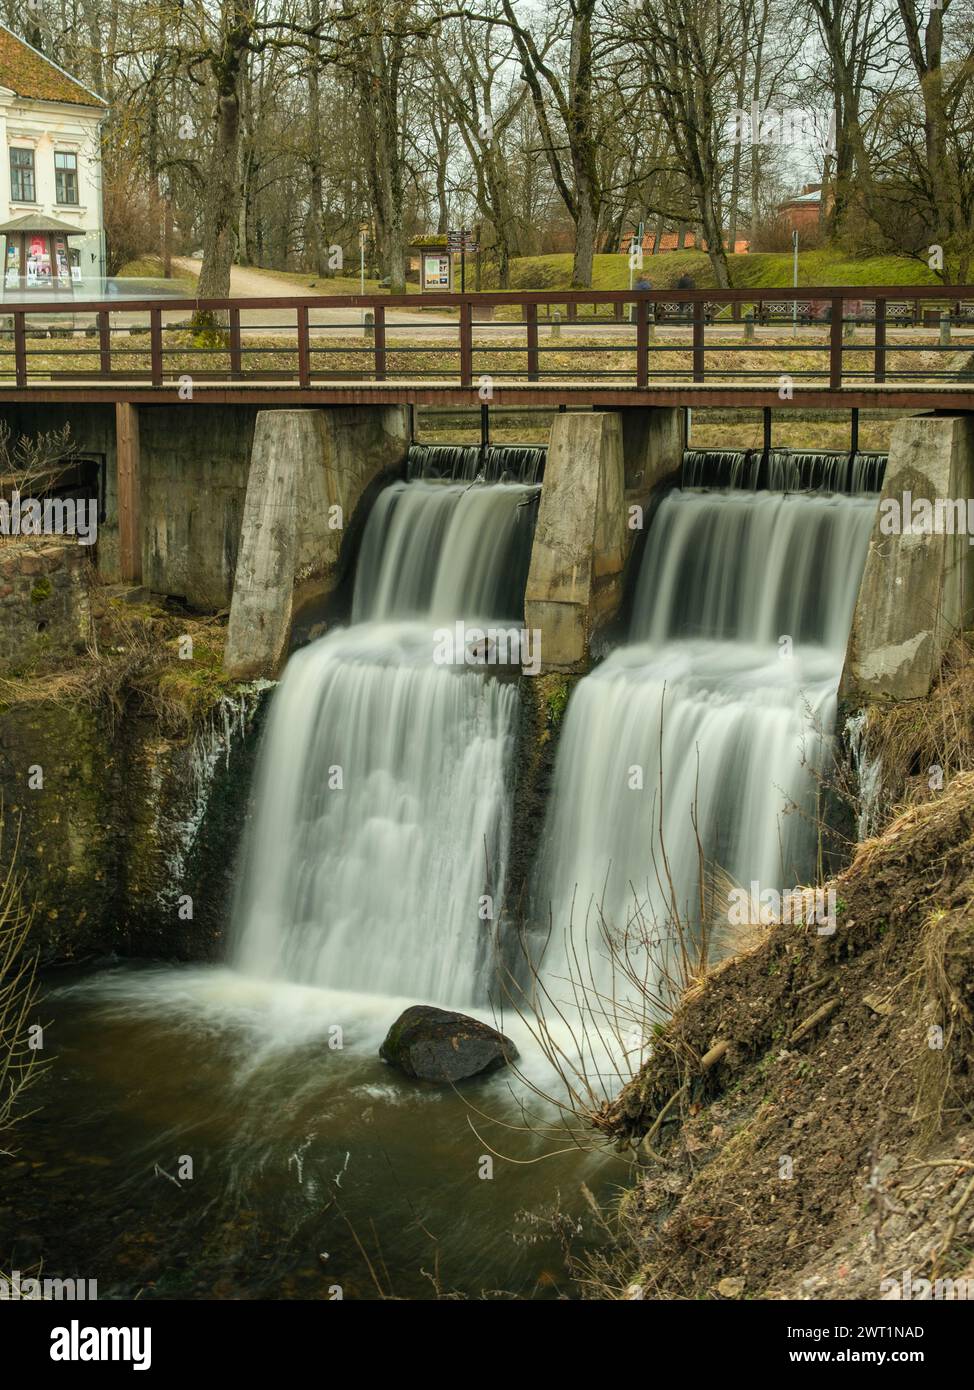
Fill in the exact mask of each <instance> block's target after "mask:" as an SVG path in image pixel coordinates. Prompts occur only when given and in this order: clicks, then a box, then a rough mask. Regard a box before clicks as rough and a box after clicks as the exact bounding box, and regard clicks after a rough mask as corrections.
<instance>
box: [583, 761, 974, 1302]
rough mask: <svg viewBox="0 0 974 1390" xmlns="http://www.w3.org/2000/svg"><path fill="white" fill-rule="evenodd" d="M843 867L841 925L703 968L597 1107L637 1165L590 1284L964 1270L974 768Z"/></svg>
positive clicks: (793, 1286)
mask: <svg viewBox="0 0 974 1390" xmlns="http://www.w3.org/2000/svg"><path fill="white" fill-rule="evenodd" d="M835 887H836V891H837V906H838V925H837V930H836V932H835V934H834V935H833V936H818V935H816V929H815V928H814V927H808V928H807V927H803V926H781V927H776V928H774V929H773V930H772V932H771V934H770V935H769V936H768V937H767V939H766V940H764V941H763V943H762V944H760V945H759V946H758V947H757V948H755V949H753V950H751V951H750V952H749V953H747V954H746V955H743V956H739V957H737V958H735V959H733V960H731V961H728V962H726V963H725V964H724V965H723V966H721V967H719V968H718V969H717V970H715V971H714V972H713V973H712V974H711V975H709V976H708V977H707V979H706V980H705V982H704V983H703V984H702V985H700V986H697V987H696V988H695V990H694V991H692V992H691V994H690V995H689V996H688V997H687V998H686V1000H685V1001H684V1003H683V1005H682V1006H681V1008H680V1009H679V1011H678V1012H677V1014H676V1015H675V1016H674V1018H673V1019H672V1020H671V1022H670V1023H669V1025H668V1026H667V1027H666V1028H665V1030H664V1031H663V1033H662V1035H661V1037H660V1039H659V1046H658V1047H657V1048H656V1050H655V1056H654V1058H653V1059H652V1060H651V1061H650V1062H649V1063H648V1064H647V1065H646V1066H645V1067H644V1069H643V1071H642V1072H641V1073H640V1075H639V1076H638V1077H637V1078H636V1079H635V1080H634V1081H633V1082H632V1083H630V1085H629V1086H628V1087H627V1088H626V1089H625V1090H624V1091H623V1092H622V1094H621V1095H620V1096H619V1097H618V1098H617V1100H616V1101H614V1102H613V1103H612V1104H611V1105H608V1106H606V1107H605V1109H604V1111H603V1113H602V1114H601V1115H600V1116H599V1127H600V1128H602V1129H603V1130H604V1131H605V1132H606V1133H608V1134H610V1135H612V1136H613V1137H614V1138H616V1139H617V1141H618V1142H619V1143H620V1144H627V1143H628V1144H629V1145H631V1146H632V1147H633V1148H634V1149H636V1150H637V1151H638V1152H639V1160H640V1162H641V1163H642V1164H643V1165H645V1166H644V1167H643V1168H641V1170H640V1176H639V1178H638V1180H637V1182H636V1185H635V1186H634V1188H633V1189H632V1190H631V1191H630V1192H628V1193H627V1194H626V1195H625V1196H624V1198H623V1200H622V1202H621V1205H620V1209H619V1213H618V1228H619V1239H618V1244H617V1247H616V1249H615V1250H614V1251H613V1252H612V1254H611V1255H610V1256H609V1257H608V1258H607V1261H606V1263H605V1264H604V1265H602V1266H601V1267H599V1268H595V1269H594V1270H593V1272H592V1291H593V1293H597V1294H598V1295H599V1296H602V1297H605V1296H606V1295H608V1296H615V1297H620V1298H626V1297H628V1298H638V1297H644V1298H656V1297H669V1298H674V1297H675V1298H681V1297H682V1298H713V1297H743V1298H781V1297H785V1298H796V1297H797V1298H810V1297H811V1298H843V1297H850V1298H852V1297H854V1298H881V1297H896V1296H902V1285H903V1278H904V1272H905V1271H908V1270H909V1271H912V1274H911V1275H910V1276H907V1278H908V1279H909V1278H915V1279H919V1278H922V1277H928V1278H932V1279H937V1278H941V1279H942V1278H954V1279H956V1278H958V1277H960V1276H963V1275H965V1273H969V1274H970V1275H971V1276H974V1264H972V1246H974V1181H972V1179H974V1125H972V1103H974V1077H972V1069H974V1012H972V1010H974V774H971V773H965V774H960V775H958V776H955V777H954V778H953V779H952V780H950V781H949V782H948V785H947V787H946V789H945V790H944V791H943V792H942V793H941V794H940V795H938V796H936V797H935V798H933V799H927V800H926V801H924V802H922V803H920V804H916V805H913V806H911V807H909V808H908V809H907V810H906V811H904V812H903V813H902V814H900V815H899V816H898V817H897V818H896V819H895V820H894V821H893V822H892V824H890V825H889V827H888V828H887V829H886V831H885V833H884V834H882V835H881V836H880V837H878V838H877V839H874V840H871V841H868V842H866V843H865V844H863V845H861V846H860V847H859V850H858V853H857V855H856V857H855V859H854V861H853V863H852V864H851V866H850V867H849V869H848V870H847V871H846V872H845V873H844V874H843V875H842V876H841V877H840V878H839V879H838V880H837V881H836V884H835ZM722 1043H726V1044H727V1046H726V1050H724V1051H722V1049H721V1048H720V1047H717V1048H716V1055H717V1057H718V1060H716V1062H714V1063H713V1064H712V1065H710V1066H709V1067H704V1066H702V1065H701V1060H702V1059H704V1058H705V1057H706V1055H707V1054H708V1052H709V1053H711V1056H714V1055H715V1053H714V1051H713V1049H715V1045H717V1044H722ZM674 1097H675V1098H676V1099H674ZM667 1107H669V1108H667ZM924 1165H927V1166H924ZM884 1280H889V1281H890V1282H888V1283H884V1282H883V1281H884ZM894 1281H895V1283H896V1285H897V1286H898V1287H899V1288H900V1294H899V1295H898V1294H897V1293H896V1291H895V1289H894V1288H893V1282H894ZM920 1287H921V1292H922V1286H920ZM909 1289H910V1286H909V1284H907V1292H908V1295H909ZM946 1293H947V1296H950V1289H949V1286H948V1287H947V1288H946ZM970 1294H971V1296H972V1297H974V1281H972V1284H971V1289H970ZM954 1296H956V1293H955V1294H954Z"/></svg>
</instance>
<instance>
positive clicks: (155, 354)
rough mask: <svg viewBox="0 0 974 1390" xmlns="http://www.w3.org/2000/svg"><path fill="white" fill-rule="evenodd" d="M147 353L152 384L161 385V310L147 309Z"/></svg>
mask: <svg viewBox="0 0 974 1390" xmlns="http://www.w3.org/2000/svg"><path fill="white" fill-rule="evenodd" d="M149 355H150V361H151V370H152V384H153V386H161V385H162V310H161V309H156V308H152V309H150V310H149Z"/></svg>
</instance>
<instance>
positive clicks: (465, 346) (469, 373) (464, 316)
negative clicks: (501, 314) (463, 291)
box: [460, 299, 473, 386]
mask: <svg viewBox="0 0 974 1390" xmlns="http://www.w3.org/2000/svg"><path fill="white" fill-rule="evenodd" d="M460 385H461V386H472V385H473V305H472V304H471V303H470V300H469V299H465V300H463V302H462V303H461V305H460Z"/></svg>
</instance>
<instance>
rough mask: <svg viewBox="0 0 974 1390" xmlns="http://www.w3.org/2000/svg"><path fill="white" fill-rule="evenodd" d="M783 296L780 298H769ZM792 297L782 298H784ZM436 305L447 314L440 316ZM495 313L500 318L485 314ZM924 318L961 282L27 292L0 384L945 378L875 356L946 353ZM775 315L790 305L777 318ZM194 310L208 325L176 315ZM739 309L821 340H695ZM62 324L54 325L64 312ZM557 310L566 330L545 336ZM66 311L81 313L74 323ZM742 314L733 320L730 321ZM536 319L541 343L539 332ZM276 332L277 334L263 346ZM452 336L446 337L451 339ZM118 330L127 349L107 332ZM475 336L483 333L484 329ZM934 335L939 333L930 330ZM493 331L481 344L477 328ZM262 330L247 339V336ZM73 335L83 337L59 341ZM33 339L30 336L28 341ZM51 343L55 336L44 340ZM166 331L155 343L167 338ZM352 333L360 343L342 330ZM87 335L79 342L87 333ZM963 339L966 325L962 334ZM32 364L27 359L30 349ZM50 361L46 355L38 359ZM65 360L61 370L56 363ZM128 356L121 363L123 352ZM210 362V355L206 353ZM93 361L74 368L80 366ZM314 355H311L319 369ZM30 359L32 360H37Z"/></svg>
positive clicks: (959, 322) (948, 310)
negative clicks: (786, 362) (427, 359)
mask: <svg viewBox="0 0 974 1390" xmlns="http://www.w3.org/2000/svg"><path fill="white" fill-rule="evenodd" d="M782 306H784V307H782ZM793 306H797V308H796V307H793ZM397 310H402V311H409V312H410V313H411V314H412V315H413V316H414V321H413V322H402V321H400V322H394V321H390V317H389V316H390V311H397ZM437 310H438V311H440V316H439V317H438V318H437V319H435V320H430V321H428V322H423V315H424V313H425V312H426V311H437ZM271 311H274V312H279V313H280V314H281V315H282V316H283V318H284V320H285V321H284V322H282V323H280V324H271V325H267V324H253V323H245V322H244V321H243V320H242V315H246V314H248V313H255V312H261V313H264V314H266V313H268V312H271ZM336 311H341V312H342V313H345V312H348V313H349V314H352V313H355V312H358V313H359V314H361V315H362V317H360V318H358V319H356V320H354V321H349V322H347V323H345V322H341V321H338V322H336V321H334V320H333V319H332V320H330V321H328V322H324V323H322V322H315V320H314V316H315V314H319V315H320V314H332V315H333V314H334V313H335V312H336ZM444 313H445V314H446V315H447V316H446V317H444ZM498 313H500V314H501V315H503V317H500V318H499V317H498ZM931 313H932V314H933V316H934V327H935V326H936V322H937V321H938V319H939V317H940V315H941V314H942V315H944V316H945V318H946V322H947V324H948V325H949V326H950V329H951V331H952V332H953V331H955V330H958V329H960V330H961V331H963V330H964V329H965V328H967V327H968V326H970V327H971V328H972V329H974V285H961V286H930V285H925V286H901V285H884V286H851V285H850V286H840V287H836V286H826V287H800V288H799V289H798V290H797V291H796V290H795V289H790V288H781V289H764V288H762V289H760V290H754V289H746V288H744V289H730V290H714V289H700V290H649V291H633V290H557V291H492V292H486V293H480V294H466V295H460V294H446V293H443V294H436V293H433V294H426V295H422V296H418V295H331V296H328V295H323V296H316V297H313V298H312V297H303V298H297V297H295V298H267V299H255V298H234V299H207V300H200V299H192V298H182V299H176V298H173V299H170V298H168V297H167V298H165V299H141V300H138V299H133V300H124V299H114V300H88V301H82V300H79V301H76V302H71V303H66V302H63V301H61V302H58V303H51V302H46V303H45V302H44V301H43V300H42V299H41V298H40V295H38V298H37V299H31V300H29V301H26V300H20V301H17V302H11V303H5V304H0V324H2V323H3V321H4V319H6V321H7V324H8V326H7V327H6V328H5V329H0V382H6V383H7V384H8V385H9V384H11V383H12V384H14V385H16V386H17V387H23V388H27V387H29V386H30V385H31V384H33V383H36V382H38V381H41V380H43V381H45V382H50V381H53V380H58V381H65V380H70V381H72V382H79V383H84V382H100V383H111V382H116V381H126V382H149V383H151V384H152V385H154V386H162V385H164V384H165V383H167V382H173V381H175V380H177V379H178V377H179V376H180V374H181V371H182V372H186V370H187V369H186V367H185V366H183V367H182V368H180V365H179V359H182V360H183V362H184V363H185V360H186V358H187V356H191V357H192V358H193V360H194V361H197V360H201V359H202V360H203V361H204V362H205V361H207V360H209V361H210V362H211V363H212V364H213V365H212V369H211V368H204V369H203V370H202V371H197V370H194V371H193V372H192V375H193V376H194V377H198V378H199V379H206V380H218V381H228V382H233V383H243V384H245V383H248V382H255V383H256V382H261V381H280V380H288V381H295V382H296V383H297V384H298V385H299V386H301V387H309V386H311V385H313V384H314V383H316V382H338V381H346V380H355V381H375V382H385V381H390V380H393V379H396V378H398V379H413V376H415V375H419V376H422V377H424V378H425V379H428V380H435V381H437V382H448V383H458V384H459V385H460V386H462V387H473V386H475V385H476V382H477V375H478V374H477V358H478V356H483V355H484V354H486V353H492V354H494V356H495V357H496V356H497V355H504V354H510V353H516V354H519V355H520V356H521V357H522V359H523V362H524V369H523V370H510V371H508V370H506V369H505V370H504V371H497V370H494V371H493V372H492V374H491V375H492V376H494V377H500V378H504V379H506V380H509V381H510V380H520V381H527V382H538V381H542V380H545V381H548V380H550V381H553V382H554V381H557V380H558V379H564V378H566V377H570V378H571V379H572V380H576V381H578V380H583V381H599V380H604V379H606V378H613V379H615V380H616V381H617V382H619V381H620V379H622V382H623V384H626V383H628V384H631V385H633V386H635V387H636V388H645V387H646V386H647V385H648V383H649V382H650V380H651V379H653V380H657V381H658V380H663V381H674V382H675V381H680V380H684V381H687V380H689V381H692V382H693V383H696V384H699V383H704V384H707V383H722V382H728V381H734V380H740V379H742V378H747V377H760V378H762V379H766V378H767V377H769V376H772V375H774V373H775V367H774V362H773V357H772V359H771V360H770V362H769V366H768V367H767V368H765V369H761V370H757V369H754V368H742V369H736V368H728V367H727V366H724V367H722V368H720V369H719V370H714V369H710V370H708V366H707V360H706V359H707V353H708V352H709V351H712V350H716V349H717V348H719V350H720V351H721V352H724V353H737V352H743V353H766V354H774V353H775V352H777V353H779V354H780V353H782V352H783V351H787V352H789V353H818V354H827V359H828V360H827V366H822V367H818V368H816V367H812V368H810V369H808V370H805V369H802V370H800V371H794V370H792V371H791V372H790V375H793V376H795V375H797V376H802V377H806V378H811V379H819V380H821V381H827V383H828V386H829V388H830V389H834V390H838V389H839V388H841V387H842V385H843V383H844V382H849V381H850V380H855V381H857V382H859V383H861V382H863V381H872V382H875V383H885V382H887V381H889V380H891V379H894V378H895V379H897V380H900V381H904V382H909V381H919V380H924V381H929V380H930V379H931V377H937V376H941V377H946V376H947V374H946V373H937V372H931V370H930V369H929V368H927V369H926V370H924V371H923V372H922V374H920V373H914V372H911V371H904V370H897V371H891V370H890V369H889V366H888V358H889V354H890V353H891V352H892V351H896V352H897V353H900V352H902V353H910V352H925V353H930V352H938V351H956V350H957V347H958V345H963V341H964V340H963V339H959V340H956V341H952V342H950V343H948V342H944V341H934V339H935V338H936V333H934V334H933V335H931V334H930V331H929V326H928V325H927V323H926V321H927V319H928V318H929V316H930V315H931ZM174 314H176V315H181V316H183V317H182V318H181V319H180V320H179V321H177V322H171V321H168V320H169V318H170V316H171V315H174ZM789 314H790V315H791V316H790V317H789ZM201 315H204V316H210V317H211V319H212V326H209V327H208V326H206V325H205V324H200V323H198V322H197V324H196V326H195V327H193V326H191V325H190V323H189V320H190V319H191V318H193V316H196V318H197V320H198V319H199V316H201ZM121 316H125V317H126V318H134V319H137V320H138V322H136V323H134V324H133V323H124V324H123V323H120V322H119V321H118V320H119V318H120V317H121ZM749 316H750V317H751V319H752V321H753V324H754V326H755V328H757V329H761V330H762V331H764V330H766V329H767V328H768V327H775V326H780V327H781V328H782V329H787V328H790V327H791V324H792V320H793V319H794V321H795V322H796V323H798V324H800V325H802V326H803V328H807V327H809V326H812V327H814V326H821V327H822V328H823V329H824V330H825V340H824V341H822V342H814V341H812V342H810V341H807V340H802V341H799V340H798V339H797V338H795V339H794V340H793V341H790V342H789V343H788V344H787V347H786V346H785V345H783V344H781V343H771V342H768V341H767V339H765V340H764V341H762V340H761V339H760V338H751V337H750V336H747V337H746V339H743V340H742V339H741V338H740V337H738V338H736V339H734V340H733V341H731V340H729V339H728V338H727V337H726V336H725V337H723V338H722V339H721V340H720V341H719V342H717V343H715V342H714V341H713V340H711V342H710V343H709V344H708V341H707V332H708V329H709V330H713V329H714V328H718V329H719V328H726V327H733V329H734V330H735V332H737V333H738V334H741V333H747V334H748V335H749V332H750V329H749V325H748V324H747V319H748V317H749ZM66 318H67V319H70V320H71V322H70V323H69V324H65V323H64V320H65V319H66ZM559 319H561V321H562V323H563V324H564V326H565V327H566V328H567V330H568V332H567V333H566V335H565V336H564V337H561V336H559V337H557V338H556V337H554V336H553V335H554V333H555V332H557V331H560V330H556V324H558V323H559ZM79 320H87V322H85V323H83V324H79ZM742 320H744V323H743V324H742ZM849 323H854V324H857V325H860V326H871V327H872V329H873V335H872V340H871V342H865V343H863V342H860V341H857V342H846V341H845V340H844V327H845V325H846V324H849ZM655 325H659V326H661V327H665V328H667V329H670V328H675V329H677V330H681V329H682V330H686V341H682V340H674V341H668V342H658V341H655V339H654V335H653V328H654V326H655ZM542 327H544V328H545V330H546V333H547V335H548V336H547V340H546V341H542V336H541V330H542ZM905 328H911V329H914V330H917V329H919V330H920V332H922V333H924V334H926V336H925V337H923V338H921V339H919V340H917V341H896V342H895V343H891V340H890V338H889V331H890V329H893V330H898V329H905ZM582 329H591V331H592V333H593V335H596V336H598V338H599V341H597V342H595V343H586V342H584V341H582V339H583V338H584V334H583V333H580V332H579V330H582ZM498 330H509V331H510V333H511V334H515V335H517V336H518V337H519V338H520V340H521V341H520V343H519V344H518V345H515V346H509V345H507V344H499V343H498V342H497V341H496V338H497V333H498ZM390 331H392V332H394V333H395V334H396V335H398V336H400V337H410V336H412V337H413V338H416V337H419V338H422V337H423V335H424V334H427V335H428V334H429V333H431V332H432V333H434V334H438V335H443V334H444V333H445V334H447V336H448V338H449V339H451V341H449V342H448V344H447V345H446V346H439V345H437V344H436V343H435V342H433V343H432V344H431V343H430V341H429V339H428V338H427V341H426V343H425V345H422V346H417V345H416V344H415V343H408V342H399V343H396V342H394V341H390ZM174 334H182V335H184V337H185V335H186V334H189V335H190V340H189V341H188V342H187V341H185V340H184V341H181V342H178V343H176V344H174V345H172V339H173V335H174ZM282 334H283V335H286V342H285V343H283V344H282V343H281V342H280V341H278V338H279V336H280V335H282ZM349 334H352V335H355V342H354V343H353V344H349V343H347V342H343V343H342V344H341V345H340V346H337V347H336V346H329V345H328V343H327V341H326V340H327V338H328V336H333V337H335V336H337V337H338V338H342V336H343V335H346V336H347V335H349ZM453 334H455V338H453V337H452V335H453ZM123 335H127V336H128V338H129V343H128V345H127V346H126V345H123V344H122V342H121V341H120V339H121V337H122V336H123ZM133 335H134V336H135V337H136V338H137V339H142V340H143V345H142V346H137V345H134V344H133V343H132V337H133ZM485 335H486V336H485ZM949 336H950V334H944V333H943V332H941V334H940V338H941V339H943V338H944V337H949ZM491 337H493V338H494V339H495V342H494V345H493V346H491V343H490V341H489V339H490V338H491ZM261 338H264V339H267V340H268V341H267V342H265V343H260V344H259V345H258V346H254V345H253V344H254V342H255V339H257V340H259V339H261ZM81 339H84V342H85V345H84V346H75V343H76V342H78V341H79V340H81ZM42 340H46V343H45V346H39V345H38V344H39V343H40V342H41V341H42ZM52 340H53V341H59V342H60V343H61V344H62V346H57V347H56V346H53V345H47V344H48V343H51V342H52ZM167 340H168V341H167ZM359 340H361V346H359V345H358V341H359ZM89 341H90V343H91V346H88V345H87V344H88V343H89ZM968 341H969V342H970V344H971V346H972V347H974V335H972V338H971V339H969V340H968ZM607 351H611V352H613V353H619V352H628V353H631V355H632V361H631V366H628V367H626V368H625V369H622V368H609V367H606V366H605V365H604V364H603V365H600V363H599V360H598V359H599V355H600V354H601V355H602V356H603V357H604V355H605V354H606V352H607ZM688 351H689V354H690V366H689V368H685V367H681V368H674V369H673V370H669V371H668V370H667V369H666V366H665V363H666V359H667V355H668V354H671V353H684V354H685V353H687V352H688ZM870 351H871V352H872V355H873V361H872V369H871V371H863V370H862V369H860V368H857V369H856V370H854V371H851V372H850V371H849V370H848V369H847V368H846V367H845V365H844V357H845V354H846V353H847V352H856V353H863V352H870ZM422 353H426V354H436V355H437V356H439V357H445V358H448V359H451V361H450V364H449V369H448V370H446V371H444V372H440V371H439V370H437V372H435V373H433V372H429V371H426V370H425V369H423V370H419V371H418V372H417V373H414V374H410V373H409V372H408V371H405V370H392V369H391V368H390V356H391V355H392V354H395V355H396V356H397V357H399V358H400V359H405V360H407V361H408V360H410V358H411V356H412V355H414V354H422ZM566 353H570V354H571V356H572V357H573V358H574V357H577V358H578V360H579V361H580V362H582V361H584V363H585V365H584V366H579V367H578V368H576V369H573V370H572V371H570V372H568V371H566V370H564V369H563V368H559V369H554V368H551V369H547V370H546V361H545V359H546V357H547V356H548V354H562V355H564V354H566ZM256 354H260V355H261V356H262V357H264V358H270V359H278V358H280V357H282V356H283V357H286V358H287V359H288V366H286V367H284V368H278V367H275V366H270V367H269V366H266V365H253V364H252V363H250V362H248V359H249V358H252V357H253V356H254V355H256ZM329 354H344V355H346V356H347V355H348V354H352V355H354V356H355V357H356V359H357V361H361V364H362V365H361V370H359V368H358V367H357V366H356V369H355V370H354V371H351V370H349V369H348V368H342V369H333V370H332V371H331V372H329V370H328V368H327V358H328V356H329ZM37 358H40V359H44V361H43V362H42V363H37V362H35V359H37ZM52 358H53V359H58V360H57V361H55V362H54V363H53V364H52ZM68 358H70V359H71V361H70V366H69V367H66V366H65V365H64V359H68ZM133 358H136V359H139V362H140V363H144V365H134V366H133V365H132V361H131V359H133ZM217 358H219V359H220V360H219V363H218V364H217V363H216V362H215V360H214V359H217ZM90 359H95V361H94V362H93V363H92V364H91V366H90V367H86V366H85V365H84V364H85V363H87V362H89V360H90ZM322 359H325V363H324V365H323V364H322ZM45 364H46V365H45Z"/></svg>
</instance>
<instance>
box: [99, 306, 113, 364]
mask: <svg viewBox="0 0 974 1390" xmlns="http://www.w3.org/2000/svg"><path fill="white" fill-rule="evenodd" d="M98 365H99V368H100V370H101V374H102V376H111V374H112V325H111V320H110V319H109V316H108V310H107V309H99V311H98Z"/></svg>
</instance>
